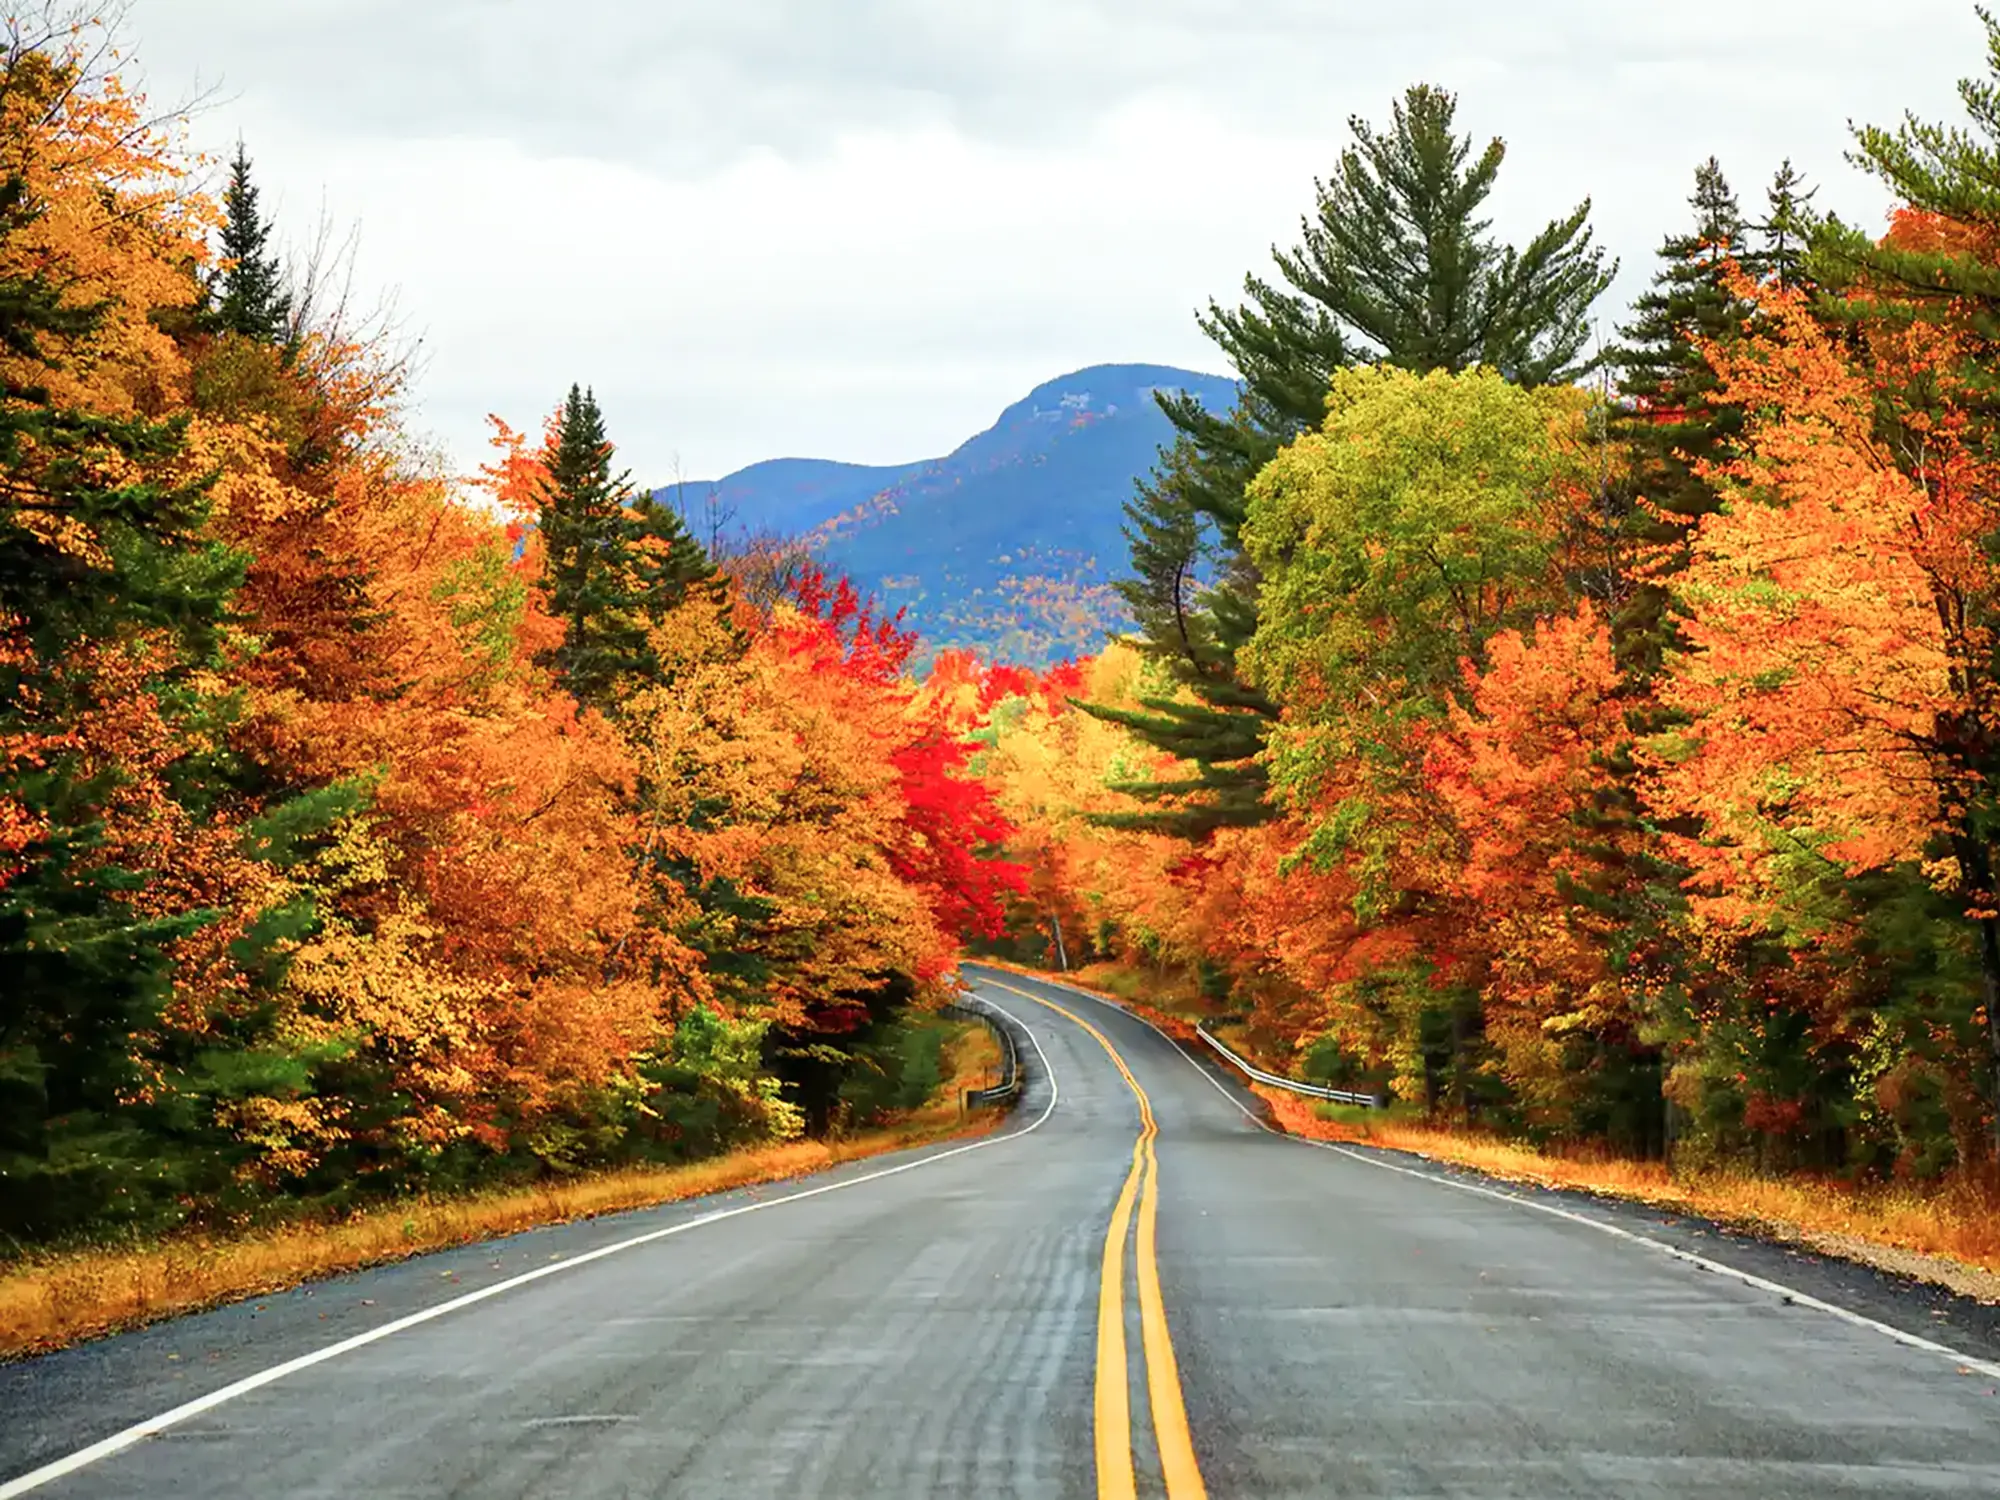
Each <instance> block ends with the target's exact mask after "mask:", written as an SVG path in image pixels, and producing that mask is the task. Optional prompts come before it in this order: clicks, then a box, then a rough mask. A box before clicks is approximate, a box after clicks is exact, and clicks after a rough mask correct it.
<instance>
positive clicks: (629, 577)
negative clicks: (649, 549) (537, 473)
mask: <svg viewBox="0 0 2000 1500" xmlns="http://www.w3.org/2000/svg"><path fill="white" fill-rule="evenodd" d="M612 451H613V450H612V447H611V440H610V439H609V437H607V436H606V434H605V430H604V414H603V412H602V411H600V410H599V409H598V405H597V398H596V396H595V395H594V394H593V393H592V392H590V391H588V390H585V389H583V388H582V387H580V386H575V385H572V386H571V387H570V388H569V395H568V396H567V397H565V398H564V400H563V407H562V414H561V416H560V418H559V419H558V422H557V427H556V435H555V442H554V444H553V446H552V448H551V449H550V451H549V455H548V479H547V481H546V483H545V485H544V487H543V491H542V504H541V517H540V521H541V532H542V545H543V546H544V548H545V549H546V550H547V562H546V576H547V579H548V595H549V609H550V612H551V613H552V614H554V615H555V616H556V618H557V619H559V620H561V621H562V622H563V639H562V644H561V645H559V646H556V647H554V648H552V649H551V650H550V651H549V652H548V653H547V655H546V658H545V664H546V665H548V666H550V667H552V668H553V669H554V670H555V673H556V677H557V679H558V680H559V681H560V682H561V683H562V685H563V686H564V687H565V688H567V689H568V690H569V691H570V693H571V694H572V695H574V696H575V698H576V699H577V701H578V702H579V703H587V704H591V705H594V706H596V707H599V708H606V707H609V706H610V704H611V701H612V698H613V696H614V688H615V686H616V684H617V683H618V682H619V680H620V679H621V678H625V677H629V676H630V675H631V674H633V673H635V672H637V671H639V670H641V668H642V666H643V663H644V659H645V650H646V642H645V627H644V624H643V621H642V619H641V617H640V614H639V611H638V609H637V608H636V605H637V600H636V598H635V594H634V586H633V569H634V561H635V559H634V557H633V547H632V541H633V537H632V526H631V517H630V515H629V514H628V512H627V510H626V506H627V504H628V502H629V501H630V499H631V496H632V486H631V476H630V475H629V474H613V473H612V471H611V458H612Z"/></svg>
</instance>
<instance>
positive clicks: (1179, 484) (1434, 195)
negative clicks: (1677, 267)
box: [1085, 84, 1615, 838]
mask: <svg viewBox="0 0 2000 1500" xmlns="http://www.w3.org/2000/svg"><path fill="white" fill-rule="evenodd" d="M1456 111H1457V101H1456V99H1455V98H1454V96H1453V95H1451V94H1450V93H1448V92H1446V91H1445V90H1442V89H1438V88H1433V87H1430V86H1428V85H1423V84H1419V85H1416V86H1415V87H1412V88H1411V89H1409V90H1408V91H1407V92H1406V93H1405V94H1404V96H1403V98H1402V100H1401V101H1399V102H1398V103H1397V104H1396V106H1395V109H1394V117H1393V120H1392V123H1391V125H1390V127H1389V129H1388V130H1386V131H1381V132H1378V131H1377V130H1376V129H1375V128H1374V127H1373V126H1371V125H1370V124H1368V122H1366V121H1364V120H1362V119H1360V118H1359V117H1356V118H1354V119H1352V120H1351V121H1350V122H1349V124H1350V128H1351V129H1352V131H1353V134H1354V144H1353V145H1352V146H1350V147H1349V148H1348V149H1347V150H1346V151H1345V152H1343V153H1342V155H1341V158H1340V162H1339V165H1338V169H1337V170H1336V172H1335V174H1334V176H1333V179H1332V180H1331V181H1330V182H1321V183H1317V184H1316V185H1315V186H1316V189H1317V194H1318V203H1317V205H1316V209H1315V212H1314V214H1313V215H1312V216H1311V217H1309V218H1307V219H1305V220H1304V221H1303V225H1302V231H1303V238H1302V241H1301V243H1300V244H1299V245H1298V246H1297V247H1296V248H1294V249H1292V250H1289V251H1285V250H1276V249H1274V252H1273V253H1274V255H1275V258H1276V261H1277V266H1278V271H1279V273H1280V277H1281V278H1282V283H1283V284H1282V285H1274V284H1273V283H1271V282H1268V281H1265V280H1263V279H1261V278H1259V277H1256V276H1254V275H1253V276H1250V277H1248V278H1247V279H1246V281H1245V292H1246V294H1247V300H1246V301H1245V302H1244V303H1243V304H1241V305H1240V306H1238V307H1236V308H1234V309H1226V308H1223V307H1221V306H1220V305H1218V304H1215V303H1210V304H1209V308H1208V310H1207V312H1206V313H1205V314H1201V315H1199V322H1200V324H1201V327H1202V331H1203V332H1205V333H1206V334H1207V335H1208V336H1209V337H1210V338H1211V339H1213V340H1214V341H1215V343H1216V345H1217V346H1218V347H1219V348H1220V349H1221V350H1222V351H1223V353H1224V355H1225V356H1226V357H1227V358H1228V360H1229V362H1230V364H1231V366H1232V367H1233V368H1234V369H1235V371H1236V373H1237V375H1238V377H1239V379H1240V380H1241V382H1242V394H1241V396H1240V398H1239V400H1238V402H1237V405H1236V407H1235V408H1234V409H1233V410H1231V411H1230V412H1228V413H1226V414H1222V415H1218V414H1215V413H1212V412H1209V411H1208V410H1206V409H1205V408H1203V407H1202V406H1201V404H1200V403H1199V402H1198V401H1196V400H1194V399H1193V398H1191V397H1188V396H1185V395H1177V396H1174V395H1169V396H1162V397H1161V403H1160V404H1161V407H1162V409H1163V410H1164V411H1165V413H1166V415H1167V417H1168V419H1169V420H1170V421H1171V422H1172V423H1173V424H1174V428H1175V431H1176V434H1177V436H1176V441H1175V444H1174V446H1173V448H1172V449H1171V450H1170V451H1169V452H1168V453H1167V454H1166V455H1164V457H1163V459H1162V462H1161V464H1160V467H1159V468H1158V469H1157V470H1156V472H1155V473H1154V474H1153V475H1152V477H1151V478H1150V479H1149V480H1148V481H1146V482H1145V483H1143V484H1142V485H1141V486H1140V488H1139V493H1138V495H1137V497H1136V498H1135V499H1134V500H1133V501H1132V502H1131V503H1129V504H1128V505H1127V506H1126V514H1127V517H1128V524H1127V527H1126V535H1127V537H1128V538H1129V540H1130V542H1131V547H1132V569H1133V576H1131V577H1130V578H1128V579H1126V580H1125V581H1124V582H1123V583H1121V585H1120V589H1121V592H1122V593H1123V595H1124V597H1125V600H1126V602H1127V604H1128V606H1129V607H1130V608H1131V610H1132V612H1133V615H1134V617H1135V618H1136V620H1137V621H1138V625H1139V634H1140V639H1141V645H1142V647H1143V648H1144V649H1145V650H1146V652H1147V653H1148V654H1149V655H1150V656H1151V657H1153V658H1154V659H1155V660H1156V661H1157V662H1158V663H1160V664H1161V666H1162V667H1163V668H1164V669H1165V671H1166V673H1167V676H1168V678H1169V679H1170V681H1171V683H1172V684H1173V686H1174V688H1175V689H1177V690H1178V691H1176V692H1173V693H1170V694H1167V693H1163V694H1161V695H1158V696H1154V697H1149V698H1146V699H1143V700H1142V704H1143V707H1142V709H1141V710H1140V711H1136V712H1134V711H1120V710H1113V709H1109V708H1105V707H1101V706H1093V705H1085V707H1086V708H1087V709H1088V711H1090V712H1091V713H1094V714H1096V715H1097V716H1098V717H1100V718H1104V719H1107V720H1110V721H1113V722H1116V723H1121V724H1124V725H1125V726H1126V727H1127V728H1129V729H1130V730H1132V732H1133V733H1135V734H1136V735H1137V736H1138V737H1139V738H1140V739H1141V740H1143V741H1145V742H1146V743H1147V744H1149V745H1152V746H1154V747H1156V748H1158V749H1161V750H1165V751H1168V752H1171V753H1172V754H1174V755H1176V756H1179V757H1180V758H1182V759H1183V760H1186V761H1189V762H1191V763H1193V765H1194V767H1195V773H1194V775H1193V776H1192V777H1190V778H1187V779H1185V780H1178V781H1173V782H1145V783H1134V784H1130V785H1127V786H1126V787H1124V788H1123V790H1126V791H1128V792H1130V793H1132V794H1133V795H1135V796H1137V797H1139V798H1140V799H1141V800H1142V801H1145V802H1148V803H1150V804H1152V805H1151V806H1150V807H1148V808H1147V809H1145V810H1144V811H1142V812H1139V813H1136V814H1129V815H1125V816H1123V817H1119V818H1115V819H1107V820H1106V821H1112V822H1118V823H1122V824H1125V825H1128V826H1138V827H1146V828H1151V829H1155V830H1159V831H1164V832H1170V833H1175V834H1179V835H1181V836H1184V837H1189V838H1200V837H1204V836H1205V835H1207V834H1208V833H1209V832H1211V831H1213V830H1214V829H1216V828H1218V827H1222V826H1225V825H1230V824H1245V823H1254V822H1257V821H1259V820H1261V819H1262V818H1264V817H1266V816H1268V809H1267V807H1266V803H1265V796H1264V790H1265V777H1264V770H1263V767H1262V765H1261V764H1260V763H1259V761H1258V759H1257V756H1258V752H1259V751H1260V749H1261V748H1262V745H1263V741H1264V735H1265V731H1266V729H1267V728H1268V726H1269V724H1270V723H1271V721H1272V720H1273V719H1274V718H1275V717H1276V714H1277V705H1275V704H1274V703H1273V702H1272V701H1271V700H1270V698H1269V697H1268V696H1267V695H1266V694H1264V693H1262V692H1261V691H1259V690H1258V689H1257V687H1256V686H1255V685H1254V684H1251V683H1248V682H1246V681H1245V680H1244V679H1243V678H1242V676H1241V675H1240V674H1239V672H1238V671H1237V668H1236V655H1237V652H1238V651H1239V650H1240V649H1241V647H1242V646H1243V644H1244V643H1245V642H1246V641H1248V640H1249V638H1250V636H1251V635H1252V633H1254V631H1255V629H1256V623H1257V582H1258V581H1257V577H1256V573H1255V570H1254V569H1252V568H1251V567H1250V566H1249V564H1248V563H1247V562H1246V561H1245V560H1244V558H1243V556H1242V552H1241V549H1240V547H1239V545H1238V541H1237V531H1238V528H1239V527H1240V526H1241V525H1242V523H1243V518H1244V509H1245V501H1244V490H1245V488H1246V486H1247V485H1248V484H1249V482H1250V481H1251V479H1253V478H1254V477H1255V476H1256V474H1257V471H1258V470H1259V469H1261V468H1262V467H1263V466H1264V464H1266V463H1267V462H1269V461H1270V459H1271V458H1272V456H1273V455H1275V454H1276V452H1277V451H1278V449H1279V448H1280V447H1281V446H1283V445H1284V444H1285V443H1287V442H1289V441H1291V440H1292V439H1293V438H1295V437H1297V436H1298V435H1299V434H1300V433H1301V432H1303V431H1305V430H1307V429H1309V428H1311V427H1315V426H1317V425H1318V424H1319V422H1320V420H1321V419H1322V417H1323V416H1324V414H1325V400H1326V392H1327V389H1328V386H1329V384H1330V382H1331V380H1332V376H1333V372H1334V371H1335V370H1337V369H1340V368H1342V367H1343V366H1346V365H1349V364H1352V363H1356V362H1358V361H1373V360H1383V361H1387V362H1388V363H1391V364H1396V365H1400V366H1403V367H1404V368H1407V369H1411V370H1416V371H1419V372H1421V371H1426V370H1434V369H1448V370H1462V369H1466V368H1469V367H1471V366H1473V365H1490V366H1492V367H1494V368H1496V369H1498V370H1499V371H1501V373H1502V374H1504V375H1506V376H1507V377H1508V378H1509V379H1510V380H1515V381H1518V382H1520V383H1522V384H1524V385H1537V384H1543V383H1547V382H1551V381H1560V380H1568V379H1571V378H1573V377H1574V376H1575V375H1577V374H1578V373H1580V372H1581V371H1582V370H1583V369H1584V368H1586V367H1587V365H1588V363H1589V362H1588V361H1587V360H1585V359H1584V358H1583V350H1584V348H1585V345H1586V343H1587V342H1588V339H1589V335H1590V326H1589V321H1588V317H1589V310H1590V307H1591V305H1592V303H1594V302H1595V301H1596V299H1597V297H1598V296H1599V295H1600V294H1601V293H1602V292H1603V290H1604V288H1605V287H1606V286H1607V285H1609V284H1610V280H1611V275H1612V272H1613V270H1614V269H1615V267H1613V266H1607V265H1606V264H1605V262H1604V257H1603V254H1602V252H1601V251H1600V250H1598V249H1597V247H1596V246H1594V245H1593V244H1592V242H1591V234H1590V230H1589V228H1588V227H1587V221H1588V218H1589V214H1590V204H1589V200H1587V199H1586V200H1585V201H1584V202H1583V203H1581V204H1579V205H1578V206H1577V207H1576V208H1575V209H1573V210H1572V211H1571V212H1570V213H1569V214H1568V215H1566V216H1565V217H1563V218H1560V219H1557V220H1554V221H1552V222H1551V223H1550V224H1549V225H1548V226H1547V227H1546V228H1544V229H1543V230H1542V231H1541V233H1539V234H1538V235H1536V236H1535V238H1534V239H1533V240H1532V241H1530V242H1529V244H1528V245H1526V246H1525V247H1523V248H1521V249H1515V248H1513V247H1511V246H1508V245H1505V244H1503V243H1501V242H1500V241H1498V240H1496V239H1495V238H1493V237H1492V235H1491V234H1490V233H1489V228H1490V224H1489V221H1488V220H1486V219H1484V218H1482V217H1481V216H1480V215H1481V212H1482V209H1483V206H1484V204H1485V202H1486V199H1487V197H1488V196H1489V195H1490V194H1491V192H1492V190H1493V185H1494V183H1495V181H1496V180H1497V178H1498V175H1499V171H1500V167H1501V164H1502V162H1503V161H1504V160H1505V157H1506V146H1505V144H1504V143H1503V142H1501V141H1500V140H1498V139H1495V140H1492V141H1490V142H1489V143H1488V144H1487V145H1486V147H1485V149H1484V150H1482V151H1481V152H1480V153H1479V154H1478V155H1477V156H1476V157H1475V156H1474V155H1473V148H1472V141H1471V139H1470V137H1462V136H1459V135H1457V134H1455V133H1454V118H1455V115H1456Z"/></svg>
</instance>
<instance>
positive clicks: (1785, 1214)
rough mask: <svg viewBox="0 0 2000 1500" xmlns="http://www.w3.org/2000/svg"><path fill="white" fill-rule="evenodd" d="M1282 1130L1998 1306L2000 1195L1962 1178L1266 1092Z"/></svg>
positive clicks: (1261, 1090) (1264, 1095) (1263, 1089)
mask: <svg viewBox="0 0 2000 1500" xmlns="http://www.w3.org/2000/svg"><path fill="white" fill-rule="evenodd" d="M1256 1092H1257V1093H1258V1094H1259V1095H1260V1096H1261V1097H1262V1098H1263V1099H1264V1100H1265V1101H1266V1102H1267V1103H1268V1104H1269V1105H1270V1106H1271V1113H1272V1116H1273V1118H1274V1119H1275V1120H1276V1122H1277V1123H1278V1124H1279V1125H1280V1126H1281V1127H1282V1128H1283V1129H1285V1130H1286V1131H1288V1132H1290V1133H1291V1134H1294V1135H1301V1136H1307V1137H1310V1138H1312V1139H1315V1140H1329V1141H1346V1142H1351V1143H1354V1144H1357V1145H1370V1146H1386V1147H1389V1148H1391V1149H1393V1150H1398V1151H1408V1152H1412V1153H1414V1154H1416V1155H1418V1156H1424V1157H1428V1158H1430V1159H1432V1160H1434V1161H1439V1162H1449V1163H1452V1164H1454V1165H1458V1166H1465V1167H1471V1168H1473V1169H1475V1170H1476V1171H1480V1172H1483V1173H1486V1174H1487V1175H1488V1176H1492V1177H1498V1178H1503V1179H1506V1180H1510V1181H1514V1182H1531V1183H1535V1184H1538V1185H1540V1186H1542V1187H1555V1188H1575V1189H1581V1190H1583V1191H1587V1192H1594V1193H1604V1194H1608V1195H1611V1196H1613V1197H1619V1198H1629V1199H1634V1200H1637V1201H1640V1202H1645V1203H1648V1204H1652V1205H1655V1206H1657V1207H1661V1208H1670V1209H1677V1210H1680V1211H1683V1212H1687V1213H1691V1214H1696V1215H1699V1216H1701V1217H1702V1218H1707V1219H1714V1220H1717V1221H1718V1222H1722V1223H1730V1224H1739V1225H1744V1226H1747V1227H1751V1228H1754V1229H1756V1230H1758V1231H1759V1232H1761V1233H1764V1234H1767V1235H1770V1236H1772V1237H1774V1238H1778V1239H1783V1240H1792V1241H1797V1242H1800V1243H1803V1244H1806V1245H1809V1246H1811V1247H1812V1248H1814V1249H1818V1250H1822V1251H1825V1252H1826V1253H1828V1254H1832V1255H1839V1256H1844V1257H1846V1258H1848V1259H1853V1260H1862V1261H1866V1262H1867V1263H1869V1264H1871V1265H1876V1266H1879V1267H1881V1268H1882V1269H1885V1270H1892V1271H1897V1272H1899V1273H1901V1274H1904V1275H1912V1276H1917V1277H1920V1278H1922V1279H1924V1280H1929V1281H1935V1282H1939V1283H1941V1284H1943V1285H1946V1286H1950V1287H1951V1288H1952V1289H1953V1290H1955V1291H1959V1292H1962V1293H1964V1294H1965V1295H1967V1296H1973V1297H1978V1298H1981V1299H1982V1300H1986V1301H1996V1300H2000V1192H1996V1191H1995V1190H1994V1189H1993V1188H1992V1187H1990V1186H1987V1185H1982V1184H1980V1183H1977V1182H1974V1181H1972V1180H1971V1179H1968V1178H1959V1179H1953V1180H1949V1181H1946V1182H1944V1183H1940V1184H1938V1185H1937V1186H1935V1187H1917V1186H1914V1185H1905V1184H1895V1183H1881V1184H1864V1183H1854V1182H1848V1181H1844V1180H1841V1179H1837V1178H1830V1177H1804V1176H1802V1177H1783V1178H1781V1177H1760V1176H1756V1175H1753V1174H1750V1173H1731V1172H1704V1173H1686V1172H1682V1173H1670V1172H1669V1171H1668V1169H1667V1167H1666V1165H1665V1164H1664V1163H1662V1162H1647V1161H1634V1160H1631V1159H1628V1158H1624V1157H1618V1156H1613V1155H1611V1154H1609V1153H1608V1152H1601V1151H1586V1150H1577V1151H1570V1152H1562V1151H1549V1150H1536V1149H1534V1148H1533V1147H1530V1146H1526V1145H1522V1144H1519V1143H1517V1142H1512V1141H1505V1140H1501V1139H1498V1138H1496V1137H1493V1136H1485V1135H1479V1134H1476V1133H1471V1132H1463V1131H1452V1130H1445V1129H1440V1128H1438V1127H1436V1126H1433V1125H1427V1124H1424V1123H1423V1122H1422V1121H1421V1120H1420V1119H1413V1118H1411V1116H1410V1114H1408V1113H1406V1112H1404V1111H1402V1110H1399V1109H1395V1108H1391V1109H1390V1110H1388V1111H1384V1112H1382V1113H1380V1114H1378V1113H1376V1112H1374V1111H1371V1110H1366V1109H1358V1108H1354V1107H1352V1106H1348V1105H1340V1104H1323V1103H1319V1102H1317V1101H1315V1100H1311V1099H1306V1098H1301V1097H1300V1096H1298V1095H1296V1094H1287V1093H1285V1092H1283V1091H1282V1090H1279V1089H1273V1088H1266V1087H1263V1086H1261V1085H1258V1086H1257V1087H1256Z"/></svg>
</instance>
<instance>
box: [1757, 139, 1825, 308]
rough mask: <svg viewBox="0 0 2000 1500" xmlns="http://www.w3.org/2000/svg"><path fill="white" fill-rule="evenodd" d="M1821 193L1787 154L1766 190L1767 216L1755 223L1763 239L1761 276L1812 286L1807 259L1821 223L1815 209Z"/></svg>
mask: <svg viewBox="0 0 2000 1500" xmlns="http://www.w3.org/2000/svg"><path fill="white" fill-rule="evenodd" d="M1818 192H1819V189H1818V188H1807V187H1806V185H1805V176H1804V174H1802V173H1801V172H1800V171H1799V170H1798V169H1797V168H1796V167H1794V166H1793V165H1792V161H1791V158H1790V157H1786V158H1785V160H1784V163H1783V164H1782V165H1781V166H1780V167H1779V168H1778V170H1777V172H1776V173H1775V174H1773V176H1772V178H1771V185H1770V187H1769V188H1767V189H1765V192H1764V204H1765V207H1764V217H1763V219H1762V220H1761V221H1759V222H1758V223H1756V224H1753V225H1752V226H1751V228H1753V229H1755V230H1756V231H1757V234H1758V237H1759V240H1760V241H1761V243H1760V244H1759V246H1758V249H1757V252H1756V260H1755V267H1754V268H1755V270H1756V272H1757V274H1758V275H1759V276H1761V277H1765V278H1768V279H1770V280H1772V281H1775V282H1777V284H1778V285H1779V286H1782V287H1805V288H1810V287H1811V286H1812V279H1811V277H1810V276H1809V275H1808V274H1807V271H1806V259H1807V256H1808V255H1809V254H1810V253H1811V250H1812V239H1813V234H1814V231H1815V229H1816V228H1817V226H1818V223H1819V219H1818V217H1817V216H1816V215H1815V214H1814V213H1813V209H1812V200H1813V198H1814V197H1815V196H1816V195H1817V194H1818Z"/></svg>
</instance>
